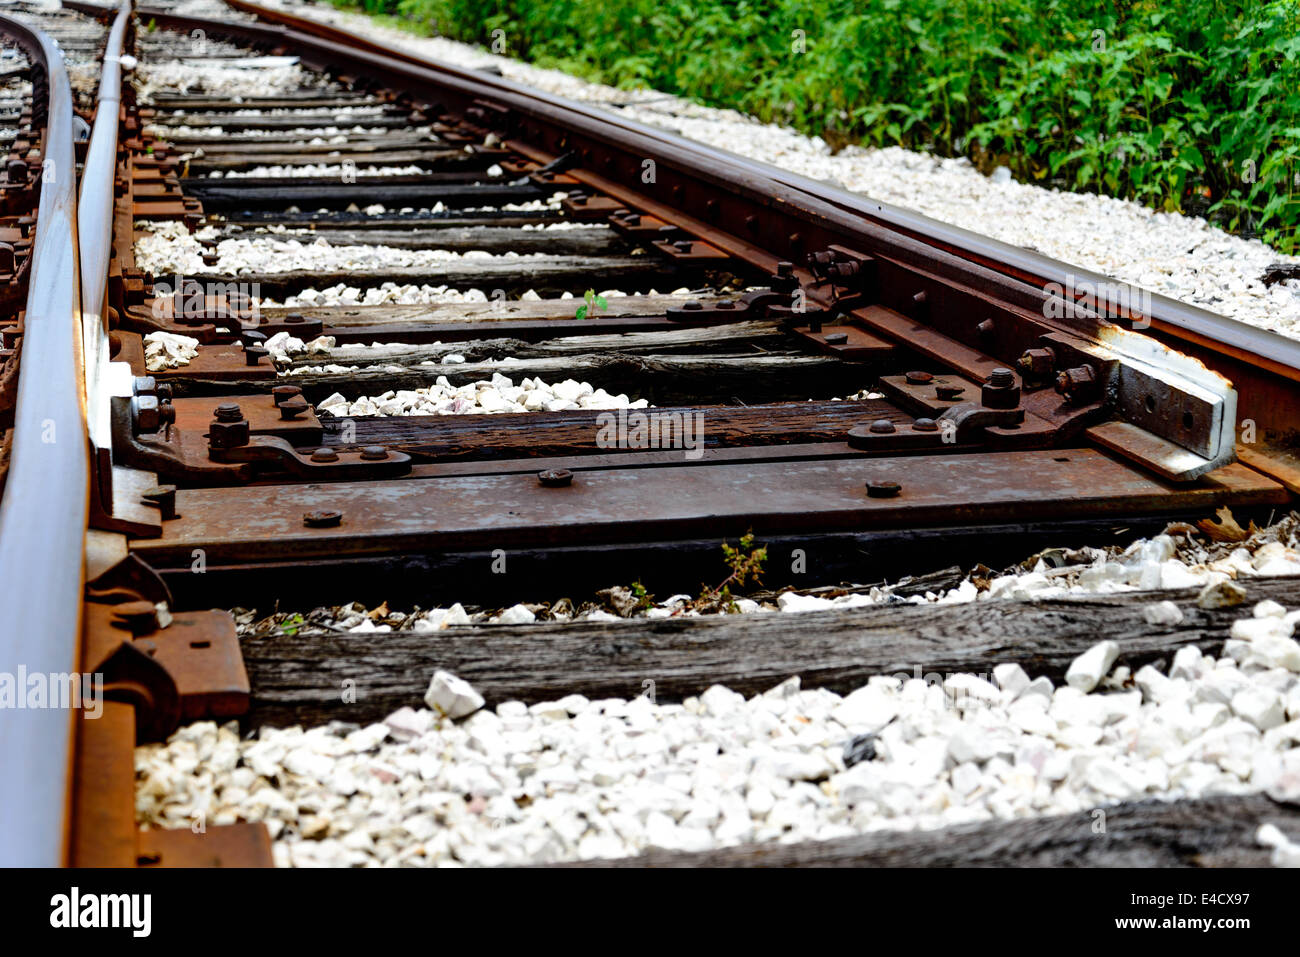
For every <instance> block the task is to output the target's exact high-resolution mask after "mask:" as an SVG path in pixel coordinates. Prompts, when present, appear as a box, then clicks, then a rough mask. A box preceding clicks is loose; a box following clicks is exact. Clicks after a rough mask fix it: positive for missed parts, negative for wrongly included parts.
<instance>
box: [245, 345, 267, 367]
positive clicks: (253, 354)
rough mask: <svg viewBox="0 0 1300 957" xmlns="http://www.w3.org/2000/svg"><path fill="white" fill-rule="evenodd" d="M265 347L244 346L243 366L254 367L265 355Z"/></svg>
mask: <svg viewBox="0 0 1300 957" xmlns="http://www.w3.org/2000/svg"><path fill="white" fill-rule="evenodd" d="M267 354H268V353H267V351H266V346H245V347H244V364H245V365H250V366H255V365H257V363H258V360H260V359H261V358H262V356H264V355H267Z"/></svg>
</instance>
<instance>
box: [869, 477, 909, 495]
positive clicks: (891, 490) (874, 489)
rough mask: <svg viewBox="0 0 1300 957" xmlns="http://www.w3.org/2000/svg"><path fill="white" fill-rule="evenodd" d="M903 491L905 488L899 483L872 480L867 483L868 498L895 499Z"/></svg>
mask: <svg viewBox="0 0 1300 957" xmlns="http://www.w3.org/2000/svg"><path fill="white" fill-rule="evenodd" d="M902 490H903V486H901V485H899V484H898V483H897V482H889V481H881V480H878V479H871V480H869V481H868V482H867V497H868V498H893V497H894V496H895V495H897V494H898V493H899V492H901V491H902Z"/></svg>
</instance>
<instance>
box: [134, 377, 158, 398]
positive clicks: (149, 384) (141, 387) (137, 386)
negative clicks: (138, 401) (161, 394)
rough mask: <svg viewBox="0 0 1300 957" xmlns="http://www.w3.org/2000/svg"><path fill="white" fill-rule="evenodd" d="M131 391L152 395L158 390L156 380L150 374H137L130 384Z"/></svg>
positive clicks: (137, 393)
mask: <svg viewBox="0 0 1300 957" xmlns="http://www.w3.org/2000/svg"><path fill="white" fill-rule="evenodd" d="M131 391H133V392H134V393H135V394H136V395H154V394H155V393H156V392H157V391H158V380H157V379H155V378H154V377H153V376H151V375H138V376H136V377H135V381H134V382H133V383H132V384H131Z"/></svg>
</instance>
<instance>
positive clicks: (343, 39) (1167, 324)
mask: <svg viewBox="0 0 1300 957" xmlns="http://www.w3.org/2000/svg"><path fill="white" fill-rule="evenodd" d="M226 3H227V4H228V5H229V6H231V7H233V8H234V9H236V10H239V11H241V12H243V13H248V14H252V15H254V16H257V17H259V18H261V19H263V20H266V21H267V22H269V23H275V24H280V25H283V26H286V27H288V28H290V29H293V30H297V31H300V32H303V33H307V34H310V35H312V36H315V37H318V38H321V39H325V40H329V41H332V42H335V43H341V44H346V45H349V46H351V47H353V48H355V49H358V50H364V51H366V52H369V53H373V54H377V55H380V56H384V57H387V58H388V59H391V60H400V61H403V62H405V63H408V64H412V65H415V66H420V67H424V68H425V69H431V70H435V71H438V72H440V73H444V74H446V75H448V76H451V77H457V78H460V79H472V80H473V81H475V82H476V83H479V84H480V85H481V86H482V87H484V88H492V89H497V90H500V91H501V92H505V93H510V94H512V95H514V96H520V95H523V96H528V97H531V98H532V99H534V100H536V101H538V102H540V103H544V104H550V105H552V106H559V107H563V108H564V109H566V110H569V111H572V112H574V113H577V114H580V115H583V116H587V117H592V118H597V119H599V120H600V121H601V122H602V123H604V124H606V125H607V126H609V127H614V128H618V129H621V130H626V131H627V132H629V133H635V134H637V135H639V136H646V137H650V138H652V139H655V140H659V141H660V142H662V143H665V144H671V145H672V146H673V147H674V148H675V149H678V150H681V151H682V152H687V153H695V154H696V155H698V156H699V157H701V159H702V160H703V161H704V162H706V163H711V164H719V163H721V165H724V166H725V167H726V168H728V169H730V170H734V171H738V172H742V173H747V174H750V175H754V176H761V177H764V178H767V179H770V180H773V181H775V182H779V183H781V184H783V185H786V186H789V187H792V188H794V189H797V190H799V191H800V192H802V193H805V194H807V195H808V196H810V197H812V198H815V199H817V200H820V201H822V202H825V203H828V204H830V205H833V206H836V207H839V208H840V209H842V210H844V211H846V212H850V213H853V214H854V215H856V216H859V217H861V218H863V219H865V220H868V221H870V222H872V223H875V224H877V225H880V226H885V227H887V228H889V229H891V230H894V231H896V232H898V233H901V234H903V235H906V236H908V237H910V238H913V239H918V240H921V241H922V242H924V243H926V244H928V245H931V246H933V247H935V248H937V249H940V250H943V251H944V252H948V253H950V254H952V255H955V256H958V257H960V258H963V259H967V260H970V261H971V262H975V263H978V264H979V265H982V266H985V267H987V268H989V269H991V270H993V271H995V272H999V273H1002V274H1003V275H1005V276H1008V277H1011V278H1014V279H1018V280H1020V281H1022V282H1025V283H1027V284H1029V285H1032V286H1036V287H1039V288H1044V287H1049V286H1052V285H1056V286H1060V287H1062V288H1079V287H1081V286H1084V285H1085V284H1086V285H1088V286H1090V287H1092V288H1093V289H1096V290H1098V291H1099V293H1101V294H1099V295H1093V296H1087V297H1080V298H1079V299H1078V300H1077V301H1079V302H1081V303H1083V304H1085V305H1089V306H1093V307H1095V308H1097V309H1098V311H1100V312H1102V313H1103V314H1106V315H1110V316H1125V315H1129V314H1131V313H1133V312H1134V308H1133V307H1134V304H1136V303H1140V302H1143V301H1144V300H1147V301H1149V302H1150V303H1151V310H1150V312H1151V315H1150V316H1149V317H1146V318H1149V319H1150V320H1151V325H1152V328H1153V329H1154V330H1155V331H1158V332H1163V333H1165V334H1166V335H1168V336H1171V337H1173V338H1176V339H1180V340H1183V341H1187V342H1191V343H1196V344H1199V345H1202V346H1207V347H1210V348H1212V349H1213V350H1214V351H1216V352H1219V353H1224V354H1228V355H1231V356H1233V357H1235V358H1236V359H1239V360H1242V361H1246V362H1249V363H1251V364H1253V365H1257V366H1260V367H1262V368H1265V369H1268V370H1269V371H1271V372H1273V373H1275V374H1278V375H1281V376H1283V377H1285V378H1289V379H1292V380H1296V381H1300V341H1297V340H1295V339H1291V338H1289V337H1287V336H1283V335H1280V334H1278V333H1275V332H1270V331H1269V330H1266V329H1260V328H1258V327H1255V326H1250V325H1247V324H1245V323H1242V322H1238V321H1236V320H1234V319H1229V318H1227V317H1226V316H1221V315H1219V314H1217V313H1213V312H1210V311H1209V310H1206V309H1201V308H1199V307H1197V306H1192V305H1188V304H1187V303H1183V302H1179V301H1178V300H1175V299H1170V298H1169V297H1167V296H1162V295H1160V294H1159V293H1142V292H1140V291H1139V290H1138V289H1137V288H1136V287H1134V286H1132V285H1131V284H1129V283H1125V282H1120V281H1118V280H1115V279H1114V278H1112V277H1107V276H1103V275H1101V274H1099V273H1096V272H1093V271H1091V270H1088V269H1085V268H1083V267H1080V266H1074V265H1071V264H1069V263H1066V262H1062V261H1060V260H1056V259H1052V258H1050V257H1048V256H1044V255H1042V254H1041V253H1036V252H1033V251H1031V250H1028V249H1023V248H1021V247H1019V246H1012V245H1010V244H1008V243H1004V242H1002V241H1000V240H997V239H991V238H989V237H987V236H983V235H980V234H979V233H974V232H971V231H970V230H967V229H963V228H961V227H959V226H953V225H951V224H948V223H944V222H941V221H939V220H937V219H932V218H931V217H929V216H925V215H922V214H921V213H916V212H913V211H911V210H907V209H903V208H901V207H898V206H892V205H890V204H888V203H882V202H880V201H879V200H874V199H871V198H870V197H868V196H864V195H862V194H859V193H851V192H849V191H847V190H844V189H841V188H839V187H836V186H831V185H829V184H828V183H823V182H820V181H818V180H814V179H810V178H809V177H806V176H801V175H799V174H798V173H792V172H789V171H788V170H783V169H780V168H778V167H775V166H772V165H769V164H767V163H763V162H760V161H758V160H753V159H750V158H749V157H745V156H741V155H739V154H736V153H732V152H731V151H729V150H725V149H722V148H719V147H713V146H707V145H705V144H703V143H698V142H695V141H692V140H688V139H686V138H684V137H679V136H677V135H674V134H671V133H667V132H665V131H663V130H660V129H656V128H655V127H652V126H647V125H645V124H643V123H638V122H636V121H635V120H630V119H628V118H626V117H623V116H619V115H618V114H617V113H614V112H612V111H609V110H603V109H597V108H594V107H589V106H587V105H585V104H582V103H577V102H574V101H572V100H567V99H565V98H563V97H560V96H555V95H553V94H549V93H544V92H541V91H539V90H535V89H532V88H531V87H527V86H524V85H522V84H519V83H514V82H512V81H510V80H506V79H503V78H501V77H497V76H493V75H491V74H488V73H484V72H482V71H476V70H468V69H463V68H460V67H455V66H451V65H449V64H446V63H442V62H440V61H437V60H433V59H430V58H429V57H424V56H419V55H417V54H413V53H410V52H408V51H405V50H402V49H395V48H393V47H390V46H385V45H383V44H381V43H378V42H376V41H374V40H369V39H367V38H365V37H362V36H358V35H356V34H353V33H350V32H348V31H347V30H343V29H341V28H339V27H334V26H330V25H329V24H325V23H322V22H320V21H317V20H313V19H310V18H307V17H301V16H297V15H295V14H292V13H288V12H286V11H283V10H279V9H276V8H274V7H264V6H261V5H260V4H256V3H252V2H249V0H226ZM1116 287H1120V291H1119V295H1118V296H1116V297H1111V296H1110V295H1109V294H1108V291H1109V290H1111V289H1115V288H1116Z"/></svg>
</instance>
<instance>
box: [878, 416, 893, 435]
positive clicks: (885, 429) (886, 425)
mask: <svg viewBox="0 0 1300 957" xmlns="http://www.w3.org/2000/svg"><path fill="white" fill-rule="evenodd" d="M871 431H872V432H874V433H876V434H877V435H889V434H890V433H892V432H897V431H898V427H897V426H895V425H894V423H893V422H890V421H889V420H888V419H876V421H874V422H872V423H871Z"/></svg>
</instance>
